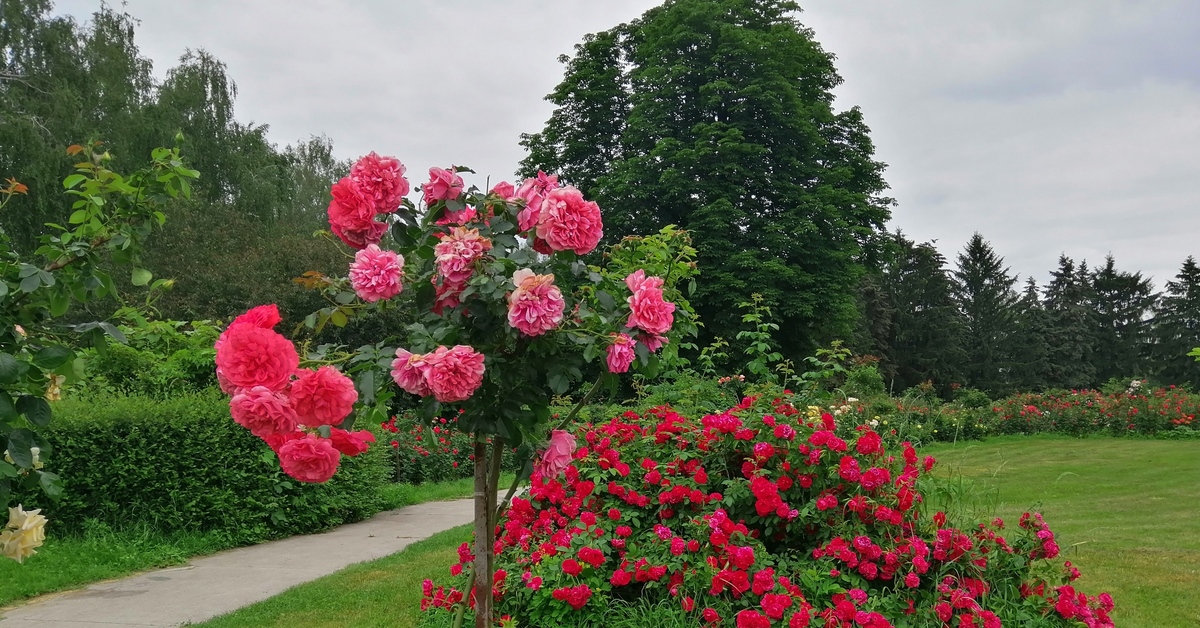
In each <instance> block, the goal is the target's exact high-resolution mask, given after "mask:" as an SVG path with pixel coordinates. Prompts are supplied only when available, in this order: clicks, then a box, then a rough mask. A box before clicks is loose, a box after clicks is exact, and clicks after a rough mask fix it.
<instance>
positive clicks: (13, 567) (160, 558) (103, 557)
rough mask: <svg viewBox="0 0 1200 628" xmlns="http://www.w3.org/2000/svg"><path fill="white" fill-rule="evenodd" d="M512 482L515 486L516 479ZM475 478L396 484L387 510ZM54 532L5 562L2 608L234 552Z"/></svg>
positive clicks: (460, 492)
mask: <svg viewBox="0 0 1200 628" xmlns="http://www.w3.org/2000/svg"><path fill="white" fill-rule="evenodd" d="M507 481H510V482H511V476H509V479H508V480H507ZM472 487H473V481H472V480H471V479H465V480H454V481H449V482H437V483H429V484H421V485H417V486H413V485H408V484H393V485H389V486H385V487H383V489H382V493H383V501H384V504H385V508H388V509H390V508H400V507H402V506H408V505H411V504H419V503H422V502H429V501H440V500H446V499H458V498H462V497H469V496H470V495H471V492H472V490H473V488H472ZM52 526H53V524H51V527H49V528H48V532H49V533H48V535H47V538H46V544H45V545H43V546H42V547H41V549H39V550H38V553H37V555H35V556H33V557H32V558H30V559H28V560H26V561H25V564H23V565H20V564H17V563H15V562H13V561H10V560H0V607H2V606H6V605H8V604H12V603H13V602H16V601H19V600H22V599H26V598H31V597H35V596H38V595H43V594H46V593H53V592H55V591H62V590H65V589H72V588H76V587H80V586H83V585H86V584H89V583H92V582H97V581H99V580H108V579H112V578H120V577H123V576H128V575H130V574H133V573H137V572H139V571H145V570H147V569H156V568H160V567H170V566H172V565H180V564H183V563H186V562H187V561H188V559H189V558H192V557H194V556H202V555H205V554H212V553H214V552H218V551H221V550H225V549H229V548H230V547H233V546H234V544H233V543H231V542H230V540H229V539H228V537H227V536H225V535H219V534H213V533H203V532H195V533H185V534H172V535H164V534H162V533H161V532H157V531H155V530H153V529H150V528H146V527H139V528H135V529H129V530H111V529H108V528H95V529H91V530H87V531H86V532H84V533H83V534H80V535H75V536H61V535H56V534H55V532H54V529H53V527H52Z"/></svg>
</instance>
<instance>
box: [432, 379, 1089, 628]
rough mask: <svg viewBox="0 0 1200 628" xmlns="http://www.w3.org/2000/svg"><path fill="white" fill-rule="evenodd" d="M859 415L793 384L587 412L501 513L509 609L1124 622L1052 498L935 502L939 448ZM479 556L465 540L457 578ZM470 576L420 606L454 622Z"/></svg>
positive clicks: (869, 624)
mask: <svg viewBox="0 0 1200 628" xmlns="http://www.w3.org/2000/svg"><path fill="white" fill-rule="evenodd" d="M855 425H856V423H853V422H846V423H839V422H838V420H837V419H835V417H834V416H832V415H831V414H828V413H826V414H823V415H820V416H818V417H809V416H806V415H805V414H804V413H802V412H800V411H798V410H797V409H796V408H795V407H793V406H792V405H791V398H790V396H788V395H782V396H781V397H780V398H754V397H749V398H746V399H744V400H743V401H742V402H741V403H740V404H739V405H737V406H735V407H733V408H730V409H729V410H727V411H725V412H722V413H720V414H715V415H708V416H704V417H703V418H702V419H700V420H699V421H697V420H694V419H691V418H688V417H684V416H680V415H679V414H677V413H675V412H674V411H672V410H671V409H670V408H668V407H665V406H664V407H658V408H655V409H653V410H651V411H649V412H647V413H645V414H644V415H638V414H637V413H635V412H632V411H631V412H627V413H625V414H624V415H622V416H618V417H615V418H613V419H611V420H610V421H608V422H606V423H601V424H589V425H584V426H582V427H579V428H578V429H577V431H576V434H575V436H576V443H575V445H576V446H575V447H574V451H573V453H572V455H571V459H570V461H569V463H565V462H564V463H563V464H562V465H552V466H541V467H539V469H538V470H537V471H535V472H534V474H533V476H532V487H531V489H530V492H529V494H528V496H527V497H522V498H518V499H515V500H514V501H513V505H512V508H511V509H509V510H508V511H507V513H506V514H505V516H504V518H503V520H502V521H501V522H500V523H499V525H498V526H497V531H496V535H497V536H496V540H495V543H494V551H495V556H496V558H495V561H496V562H495V567H496V570H495V574H494V576H495V582H496V587H495V590H494V600H495V605H496V612H497V614H505V615H510V616H511V619H512V620H513V621H514V622H515V623H514V624H513V625H517V626H589V625H598V623H597V622H599V621H600V618H601V617H602V616H603V615H604V613H605V611H606V609H608V608H609V607H611V606H612V603H613V602H614V601H624V602H632V601H635V600H640V603H648V604H656V605H658V606H659V607H661V606H662V605H664V604H665V605H668V606H670V607H673V608H676V609H677V612H678V615H679V617H680V618H681V619H683V620H686V619H685V618H690V621H691V622H694V625H697V626H737V627H738V628H768V627H775V626H778V627H783V626H786V627H788V628H803V627H806V626H814V627H818V626H819V627H823V628H835V627H838V628H850V627H863V628H884V627H887V626H896V627H916V626H954V627H968V626H970V627H977V628H998V627H1000V626H1023V627H1025V626H1028V627H1049V626H1055V627H1059V626H1087V627H1089V628H1102V627H1110V626H1112V625H1113V624H1112V621H1111V619H1110V618H1109V613H1110V612H1111V610H1112V606H1113V604H1112V599H1111V598H1110V597H1109V596H1108V595H1107V594H1100V595H1099V596H1096V597H1091V596H1087V595H1085V594H1084V593H1082V592H1080V591H1078V590H1077V589H1076V588H1075V586H1074V584H1072V582H1073V581H1074V580H1075V579H1076V578H1077V577H1078V576H1079V572H1078V570H1076V569H1075V568H1073V567H1072V566H1071V565H1070V563H1069V562H1066V563H1064V562H1059V561H1060V560H1061V557H1060V549H1059V546H1058V544H1057V541H1056V539H1055V536H1054V534H1053V532H1051V530H1050V528H1049V527H1048V526H1047V524H1046V523H1045V521H1043V519H1042V517H1041V515H1038V514H1030V513H1026V514H1025V515H1023V516H1021V517H1020V519H1019V520H1018V521H1017V522H1010V523H1009V524H1006V523H1005V522H1003V521H1001V520H999V519H997V520H994V521H991V522H985V523H976V524H972V523H967V522H959V521H952V520H950V519H949V518H948V517H947V515H946V514H945V513H942V512H932V508H931V507H930V506H929V505H928V504H926V503H925V499H924V496H923V488H925V487H927V486H928V484H929V483H930V482H933V481H936V480H935V479H933V478H931V477H929V473H930V471H931V469H932V468H933V467H934V465H935V461H934V459H933V458H931V457H926V458H924V459H920V458H919V457H918V455H917V452H916V450H915V449H914V448H913V447H912V446H911V445H910V444H908V443H903V444H901V445H900V446H899V447H897V448H896V449H898V451H889V450H887V449H886V447H885V444H884V440H883V438H882V437H881V436H880V435H879V434H878V433H876V432H875V431H873V430H872V429H871V428H870V427H869V426H858V427H855ZM556 436H557V435H556ZM566 442H567V439H565V438H561V439H558V444H559V445H562V444H565V443H566ZM554 459H555V460H560V461H561V456H560V455H558V454H557V453H556V454H555V456H554ZM1011 523H1015V525H1011ZM473 560H474V557H473V556H472V555H471V551H470V548H469V546H468V545H467V544H463V546H462V547H461V548H460V550H459V561H458V563H457V564H455V565H454V566H452V567H451V570H450V571H451V574H452V576H458V575H459V574H461V573H462V572H463V569H464V566H466V565H468V564H469V563H471V561H473ZM469 591H472V589H471V588H470V586H469V583H468V582H465V581H464V580H463V579H462V578H461V576H459V577H458V578H457V580H455V581H454V582H453V583H450V584H441V585H435V583H433V582H431V581H426V583H425V585H424V594H425V597H424V602H423V607H424V608H425V609H426V610H427V611H428V612H430V613H431V614H433V615H434V616H435V617H443V618H446V620H447V623H448V621H449V617H450V614H451V612H452V611H453V610H454V609H455V607H456V605H457V604H461V603H465V604H467V605H468V606H470V605H473V604H474V603H475V601H476V600H475V595H474V594H473V593H468V592H469ZM431 619H433V617H431ZM437 623H439V622H437V621H436V620H435V621H432V622H431V624H434V625H436V624H437Z"/></svg>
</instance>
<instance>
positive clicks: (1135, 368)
mask: <svg viewBox="0 0 1200 628" xmlns="http://www.w3.org/2000/svg"><path fill="white" fill-rule="evenodd" d="M1092 287H1093V291H1092V298H1093V303H1094V306H1093V310H1094V312H1095V316H1096V323H1097V337H1096V352H1095V356H1094V363H1095V368H1096V380H1097V381H1099V382H1105V381H1108V380H1109V379H1111V378H1114V377H1117V378H1124V377H1129V376H1144V375H1148V374H1149V373H1148V365H1147V363H1146V358H1147V353H1148V351H1147V348H1148V345H1149V341H1150V337H1149V331H1150V329H1149V321H1148V316H1149V314H1150V313H1151V308H1153V306H1154V303H1155V301H1156V300H1157V295H1155V294H1154V286H1153V285H1152V284H1151V283H1150V281H1149V280H1148V279H1145V278H1144V277H1142V274H1141V273H1140V272H1135V273H1129V272H1125V271H1119V270H1117V268H1116V263H1115V262H1114V261H1113V256H1112V255H1108V256H1106V257H1105V258H1104V266H1102V267H1100V268H1098V269H1096V271H1095V272H1094V273H1093V275H1092Z"/></svg>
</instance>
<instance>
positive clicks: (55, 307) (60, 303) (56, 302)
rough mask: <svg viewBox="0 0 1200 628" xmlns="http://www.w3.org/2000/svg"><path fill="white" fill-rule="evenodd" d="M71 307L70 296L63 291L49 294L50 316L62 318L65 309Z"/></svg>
mask: <svg viewBox="0 0 1200 628" xmlns="http://www.w3.org/2000/svg"><path fill="white" fill-rule="evenodd" d="M70 306H71V294H70V293H69V292H65V291H63V290H62V289H61V288H59V289H58V290H55V291H54V292H51V293H50V315H51V316H54V317H59V316H62V315H63V314H66V313H67V308H69V307H70Z"/></svg>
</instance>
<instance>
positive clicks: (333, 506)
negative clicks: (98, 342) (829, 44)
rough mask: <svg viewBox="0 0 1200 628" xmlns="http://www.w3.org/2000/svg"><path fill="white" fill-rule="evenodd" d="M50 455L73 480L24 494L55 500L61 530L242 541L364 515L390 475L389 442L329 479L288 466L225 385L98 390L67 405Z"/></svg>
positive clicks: (48, 509)
mask: <svg viewBox="0 0 1200 628" xmlns="http://www.w3.org/2000/svg"><path fill="white" fill-rule="evenodd" d="M46 435H47V437H48V439H49V441H50V443H51V445H52V446H53V450H52V452H51V453H50V454H49V456H48V457H47V467H48V468H50V469H52V470H54V471H55V472H57V473H59V474H60V475H61V476H62V477H63V479H64V482H65V485H66V490H65V491H64V495H63V496H62V498H61V499H60V500H59V501H57V502H50V501H48V500H47V498H45V497H44V496H42V495H40V494H38V495H24V496H21V497H22V499H23V501H25V503H26V505H27V506H30V505H35V506H40V507H44V508H45V514H46V515H47V516H48V517H49V518H50V519H51V520H52V521H53V525H54V526H55V528H56V529H57V530H61V531H75V530H82V529H83V527H84V523H85V521H87V520H89V519H92V520H98V521H100V522H103V523H106V524H108V525H110V526H113V527H116V528H121V527H125V526H128V525H133V524H142V523H145V524H150V525H152V526H154V527H155V528H156V529H158V530H161V531H164V532H171V531H177V530H204V531H217V532H220V533H224V534H228V535H230V539H231V541H233V542H236V543H251V542H258V541H262V540H265V539H269V538H275V537H283V536H289V535H293V534H303V533H309V532H316V531H319V530H323V529H326V528H329V527H332V526H335V525H339V524H342V523H348V522H352V521H359V520H361V519H364V518H366V517H368V516H370V515H372V514H374V513H376V512H378V511H379V510H380V508H381V506H382V502H381V498H380V488H381V486H382V485H384V484H386V483H387V482H388V481H389V479H390V478H389V475H390V474H391V462H390V461H389V459H388V458H389V455H388V454H389V452H387V451H385V449H390V448H388V447H386V445H385V446H384V447H373V448H372V449H371V451H369V452H368V453H366V454H363V455H362V456H359V457H357V458H346V457H343V459H342V468H341V470H340V471H339V472H338V474H337V475H336V476H334V478H333V479H332V480H330V481H329V482H328V483H326V484H322V485H303V484H300V483H298V482H296V481H294V480H292V479H291V478H288V477H287V476H286V475H284V474H283V473H282V472H281V471H279V465H278V462H277V461H276V458H275V454H274V453H273V452H271V450H270V449H269V448H267V446H266V445H265V444H264V443H263V442H262V441H260V440H259V439H257V438H255V437H254V436H252V435H251V434H250V433H249V432H248V431H247V430H245V429H243V428H242V427H240V426H238V425H237V424H236V423H234V422H233V421H232V420H231V419H230V418H229V407H228V401H227V398H226V397H225V396H223V395H221V394H220V393H219V392H217V391H212V392H208V393H200V394H190V395H177V396H175V397H173V398H170V399H166V400H159V399H150V398H145V397H96V398H91V399H87V400H79V399H75V400H66V401H63V402H60V403H58V404H56V405H55V408H54V421H53V422H52V423H51V428H50V429H49V430H48V432H47V434H46Z"/></svg>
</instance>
